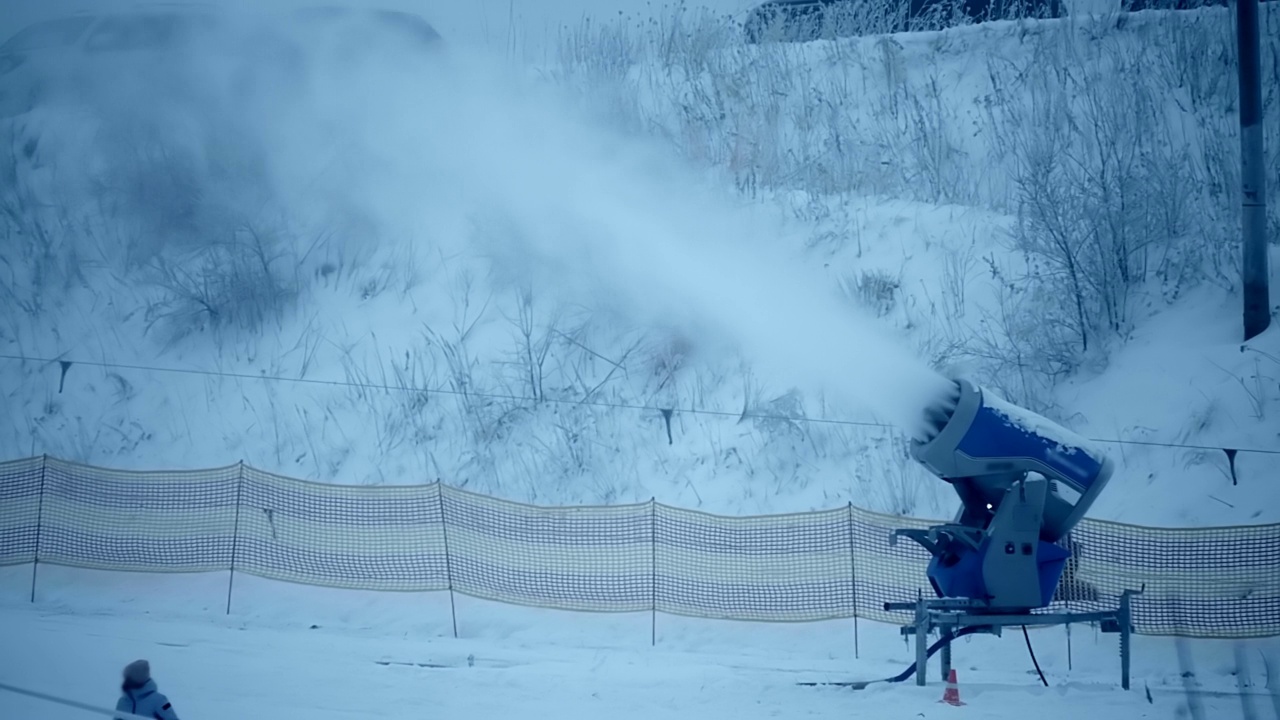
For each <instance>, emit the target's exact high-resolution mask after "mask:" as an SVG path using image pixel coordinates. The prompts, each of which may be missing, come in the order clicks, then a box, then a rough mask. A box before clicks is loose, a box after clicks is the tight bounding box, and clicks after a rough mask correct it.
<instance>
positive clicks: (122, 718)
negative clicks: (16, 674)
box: [0, 683, 154, 720]
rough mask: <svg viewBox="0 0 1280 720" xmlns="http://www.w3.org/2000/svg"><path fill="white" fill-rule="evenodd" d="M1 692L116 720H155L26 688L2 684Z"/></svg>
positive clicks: (0, 684) (0, 686) (0, 685)
mask: <svg viewBox="0 0 1280 720" xmlns="http://www.w3.org/2000/svg"><path fill="white" fill-rule="evenodd" d="M0 690H7V691H9V692H11V693H14V694H15V695H26V696H27V697H32V698H35V699H37V700H44V701H45V702H51V703H56V704H58V705H64V706H66V707H71V708H75V709H77V710H83V711H85V712H90V713H95V714H97V715H105V716H108V717H111V718H115V719H116V720H154V719H153V718H146V717H143V716H141V715H134V714H133V713H127V712H122V711H120V710H109V709H107V708H104V707H97V706H95V705H89V704H88V703H82V702H77V701H75V700H68V699H66V698H61V697H58V696H57V695H50V694H48V693H42V692H36V691H35V690H27V689H25V688H20V687H15V686H13V685H6V684H4V683H0Z"/></svg>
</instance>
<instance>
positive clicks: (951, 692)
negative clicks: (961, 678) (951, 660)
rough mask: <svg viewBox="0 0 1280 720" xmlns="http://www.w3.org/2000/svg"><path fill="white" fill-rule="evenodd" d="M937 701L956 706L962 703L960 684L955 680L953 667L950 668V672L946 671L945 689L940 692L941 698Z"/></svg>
mask: <svg viewBox="0 0 1280 720" xmlns="http://www.w3.org/2000/svg"><path fill="white" fill-rule="evenodd" d="M938 702H943V703H946V704H948V705H956V706H960V705H964V703H963V702H961V700H960V685H959V684H958V683H957V682H956V669H955V668H951V672H949V673H947V689H946V690H944V691H943V692H942V699H941V700H939V701H938Z"/></svg>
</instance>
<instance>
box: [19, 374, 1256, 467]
mask: <svg viewBox="0 0 1280 720" xmlns="http://www.w3.org/2000/svg"><path fill="white" fill-rule="evenodd" d="M0 360H16V361H19V362H39V363H55V362H67V363H70V364H72V365H87V366H89V367H100V368H113V369H117V370H138V371H142V372H154V373H172V374H178V375H200V376H205V377H217V378H231V379H239V380H262V381H265V382H291V383H300V384H303V385H323V386H329V387H351V388H363V389H366V390H385V391H396V392H414V393H428V394H429V393H438V394H441V395H457V396H463V397H476V398H484V399H486V400H511V401H516V402H528V403H533V402H546V403H552V404H556V405H587V406H591V407H603V408H613V409H616V410H640V411H647V412H663V411H665V410H674V411H678V412H682V413H688V414H690V415H708V416H714V417H731V418H743V419H746V418H750V419H753V420H783V421H786V422H803V423H822V424H826V425H847V426H855V427H875V428H885V429H890V428H893V427H894V426H892V425H890V424H888V423H879V422H870V421H864V420H841V419H837V418H811V417H797V416H793V415H769V414H760V413H751V412H745V413H739V412H730V411H728V410H709V409H706V408H695V407H687V408H682V407H670V408H663V407H657V406H654V405H641V404H636V403H621V402H606V401H603V400H587V399H583V400H565V399H560V398H532V397H529V396H527V395H510V394H504V393H485V392H471V391H464V390H454V389H452V388H447V387H437V388H423V387H414V386H408V385H384V384H380V383H359V382H351V381H349V380H318V379H314V378H294V377H284V376H282V375H265V374H262V375H252V374H249V373H235V372H224V371H221V370H200V369H195V368H174V367H158V366H154V365H137V364H130V363H114V362H102V361H96V360H65V359H63V358H41V357H30V356H25V355H8V354H0ZM1086 439H1087V440H1090V441H1092V442H1097V443H1106V444H1109V445H1141V446H1145V447H1162V448H1171V449H1175V450H1212V451H1217V452H1221V451H1222V450H1223V449H1224V448H1223V447H1215V446H1213V445H1188V444H1185V443H1167V442H1157V441H1154V440H1120V439H1117V438H1096V437H1090V438H1086ZM1230 449H1232V450H1235V451H1237V452H1242V453H1257V454H1259V455H1280V449H1268V448H1247V447H1231V448H1230Z"/></svg>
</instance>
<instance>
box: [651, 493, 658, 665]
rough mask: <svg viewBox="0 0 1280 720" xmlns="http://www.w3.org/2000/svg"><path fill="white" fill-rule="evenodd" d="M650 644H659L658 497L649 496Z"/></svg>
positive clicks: (652, 645)
mask: <svg viewBox="0 0 1280 720" xmlns="http://www.w3.org/2000/svg"><path fill="white" fill-rule="evenodd" d="M649 607H650V608H651V609H652V613H651V614H650V616H649V646H650V647H657V646H658V498H657V496H650V498H649Z"/></svg>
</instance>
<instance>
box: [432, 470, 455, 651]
mask: <svg viewBox="0 0 1280 720" xmlns="http://www.w3.org/2000/svg"><path fill="white" fill-rule="evenodd" d="M436 501H437V502H438V503H439V507H440V531H441V532H442V533H443V534H444V573H445V578H446V579H447V580H448V581H449V617H450V619H451V620H452V621H453V637H454V639H455V640H456V639H457V637H458V606H457V603H456V602H455V601H454V599H453V560H451V559H450V558H449V523H448V521H447V520H446V519H445V514H444V483H442V482H440V481H439V480H436Z"/></svg>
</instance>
